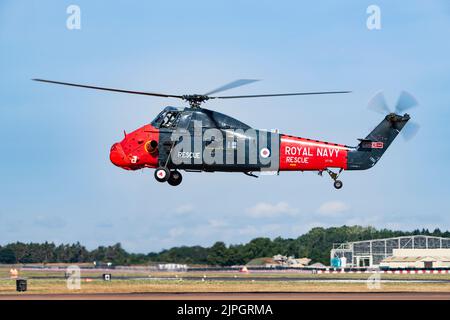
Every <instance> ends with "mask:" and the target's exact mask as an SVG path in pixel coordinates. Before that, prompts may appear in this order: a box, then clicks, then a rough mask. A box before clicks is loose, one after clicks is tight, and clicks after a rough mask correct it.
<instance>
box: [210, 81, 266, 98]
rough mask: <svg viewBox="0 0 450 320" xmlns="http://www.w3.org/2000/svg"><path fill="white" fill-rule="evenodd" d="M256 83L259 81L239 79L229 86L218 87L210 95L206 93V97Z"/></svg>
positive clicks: (228, 84)
mask: <svg viewBox="0 0 450 320" xmlns="http://www.w3.org/2000/svg"><path fill="white" fill-rule="evenodd" d="M256 81H259V80H258V79H238V80H235V81H232V82H230V83H227V84H225V85H223V86H221V87H218V88H216V89H214V90H212V91H210V92H208V93H205V94H204V95H205V96H209V95H210V94H213V93H217V92H222V91H225V90H230V89H233V88H237V87H240V86H244V85H246V84H250V83H253V82H256Z"/></svg>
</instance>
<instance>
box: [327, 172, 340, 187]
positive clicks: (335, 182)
mask: <svg viewBox="0 0 450 320" xmlns="http://www.w3.org/2000/svg"><path fill="white" fill-rule="evenodd" d="M342 170H343V169H340V170H339V172H338V173H335V172H333V171H331V170H330V169H326V171H327V172H328V174H329V175H330V177H331V179H333V180H334V183H333V185H334V187H335V188H336V189H341V188H342V186H343V185H344V184H343V183H342V181H341V180H338V179H337V178H338V177H339V175H340V174H341V172H342Z"/></svg>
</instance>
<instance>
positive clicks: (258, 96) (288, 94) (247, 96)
mask: <svg viewBox="0 0 450 320" xmlns="http://www.w3.org/2000/svg"><path fill="white" fill-rule="evenodd" d="M350 92H351V91H321V92H296V93H275V94H252V95H244V96H219V97H209V98H210V99H240V98H265V97H286V96H307V95H314V94H338V93H350Z"/></svg>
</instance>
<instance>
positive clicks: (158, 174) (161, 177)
mask: <svg viewBox="0 0 450 320" xmlns="http://www.w3.org/2000/svg"><path fill="white" fill-rule="evenodd" d="M169 178H170V171H169V170H168V169H166V168H162V167H159V168H157V169H156V170H155V179H156V181H158V182H166V181H167V180H169Z"/></svg>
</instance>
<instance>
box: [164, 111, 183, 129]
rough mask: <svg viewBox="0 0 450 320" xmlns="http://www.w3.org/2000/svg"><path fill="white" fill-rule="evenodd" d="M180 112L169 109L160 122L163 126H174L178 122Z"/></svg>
mask: <svg viewBox="0 0 450 320" xmlns="http://www.w3.org/2000/svg"><path fill="white" fill-rule="evenodd" d="M179 115H180V113H179V112H178V111H168V112H166V114H165V115H164V117H163V120H162V122H161V124H160V127H161V128H171V127H174V126H175V125H176V123H177V120H178V116H179Z"/></svg>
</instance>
